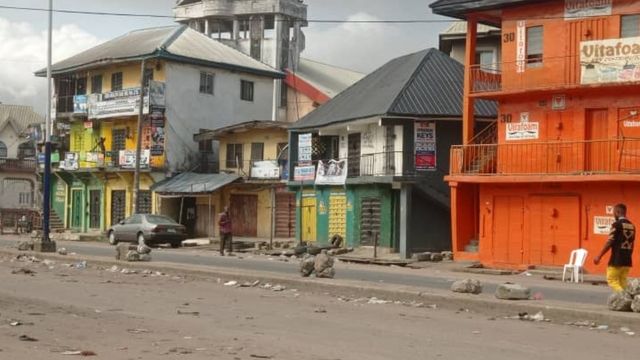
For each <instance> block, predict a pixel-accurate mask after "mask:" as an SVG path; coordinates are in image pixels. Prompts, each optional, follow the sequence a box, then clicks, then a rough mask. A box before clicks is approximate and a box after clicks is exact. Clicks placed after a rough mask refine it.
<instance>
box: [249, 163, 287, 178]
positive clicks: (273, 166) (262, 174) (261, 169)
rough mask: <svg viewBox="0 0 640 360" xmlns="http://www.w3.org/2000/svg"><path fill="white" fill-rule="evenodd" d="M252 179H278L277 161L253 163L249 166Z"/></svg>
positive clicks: (278, 168)
mask: <svg viewBox="0 0 640 360" xmlns="http://www.w3.org/2000/svg"><path fill="white" fill-rule="evenodd" d="M251 177H252V178H254V179H280V167H279V166H278V162H277V161H255V162H254V163H253V166H251Z"/></svg>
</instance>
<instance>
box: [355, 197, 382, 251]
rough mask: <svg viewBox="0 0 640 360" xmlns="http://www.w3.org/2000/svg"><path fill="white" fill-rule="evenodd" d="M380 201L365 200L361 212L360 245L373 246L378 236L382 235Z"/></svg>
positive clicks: (377, 199) (374, 199)
mask: <svg viewBox="0 0 640 360" xmlns="http://www.w3.org/2000/svg"><path fill="white" fill-rule="evenodd" d="M380 213H381V211H380V199H379V198H373V197H370V198H363V199H362V200H361V212H360V245H363V246H373V243H374V240H375V236H376V234H380Z"/></svg>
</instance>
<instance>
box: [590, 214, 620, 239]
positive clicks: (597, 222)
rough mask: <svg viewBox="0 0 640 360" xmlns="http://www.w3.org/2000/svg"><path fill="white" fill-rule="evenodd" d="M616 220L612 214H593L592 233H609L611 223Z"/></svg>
mask: <svg viewBox="0 0 640 360" xmlns="http://www.w3.org/2000/svg"><path fill="white" fill-rule="evenodd" d="M614 222H616V219H615V218H614V217H612V216H594V217H593V233H594V234H595V235H609V232H610V231H611V225H612V224H613V223H614Z"/></svg>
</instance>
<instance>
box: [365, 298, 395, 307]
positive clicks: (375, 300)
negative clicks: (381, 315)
mask: <svg viewBox="0 0 640 360" xmlns="http://www.w3.org/2000/svg"><path fill="white" fill-rule="evenodd" d="M390 303H391V301H388V300H380V299H378V298H377V297H372V298H370V299H369V301H367V304H371V305H384V304H390Z"/></svg>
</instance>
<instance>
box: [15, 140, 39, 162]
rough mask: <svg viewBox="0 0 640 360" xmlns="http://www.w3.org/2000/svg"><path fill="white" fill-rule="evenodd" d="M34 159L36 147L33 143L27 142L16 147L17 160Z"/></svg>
mask: <svg viewBox="0 0 640 360" xmlns="http://www.w3.org/2000/svg"><path fill="white" fill-rule="evenodd" d="M35 157H36V145H35V144H34V143H33V142H31V141H27V142H25V143H22V144H20V145H18V159H20V160H22V159H28V158H35Z"/></svg>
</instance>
